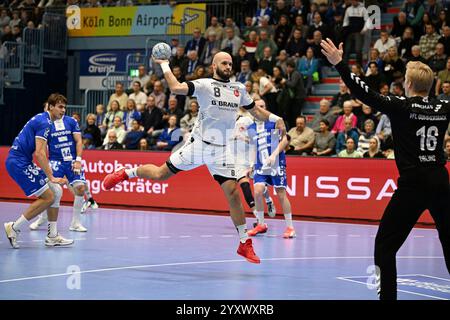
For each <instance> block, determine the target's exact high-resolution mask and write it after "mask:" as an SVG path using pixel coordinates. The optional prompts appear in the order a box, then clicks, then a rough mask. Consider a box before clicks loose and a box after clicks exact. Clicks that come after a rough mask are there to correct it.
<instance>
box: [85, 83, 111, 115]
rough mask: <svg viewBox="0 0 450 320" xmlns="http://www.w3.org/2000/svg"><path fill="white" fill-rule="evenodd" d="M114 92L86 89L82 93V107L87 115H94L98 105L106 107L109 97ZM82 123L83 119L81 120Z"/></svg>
mask: <svg viewBox="0 0 450 320" xmlns="http://www.w3.org/2000/svg"><path fill="white" fill-rule="evenodd" d="M113 92H114V90H106V89H105V90H91V89H87V90H86V91H85V93H84V106H85V107H86V112H87V113H95V108H96V106H97V105H98V104H102V105H104V106H105V110H106V106H107V105H108V101H109V97H110V96H111V94H112V93H113ZM83 121H84V119H83Z"/></svg>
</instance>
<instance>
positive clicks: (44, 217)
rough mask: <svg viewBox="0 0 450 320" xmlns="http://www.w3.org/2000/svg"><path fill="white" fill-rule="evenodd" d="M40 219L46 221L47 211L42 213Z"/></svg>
mask: <svg viewBox="0 0 450 320" xmlns="http://www.w3.org/2000/svg"><path fill="white" fill-rule="evenodd" d="M39 218H40V219H44V220H48V215H47V210H46V211H44V212H42V213H41V214H40V216H39Z"/></svg>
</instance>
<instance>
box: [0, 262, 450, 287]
mask: <svg viewBox="0 0 450 320" xmlns="http://www.w3.org/2000/svg"><path fill="white" fill-rule="evenodd" d="M397 258H400V259H444V257H437V256H428V257H427V256H402V257H397ZM341 259H373V256H360V257H292V258H267V259H261V261H290V260H306V261H308V260H341ZM234 262H245V263H247V261H246V260H244V259H239V260H237V259H233V260H209V261H191V262H174V263H162V264H146V265H136V266H125V267H113V268H104V269H92V270H86V271H79V272H70V273H69V272H66V273H56V274H48V275H41V276H33V277H23V278H14V279H4V280H0V284H1V283H9V282H17V281H25V280H35V279H46V278H56V277H65V276H71V275H74V274H85V273H99V272H107V271H119V270H128V269H146V268H157V267H173V266H187V265H205V264H219V263H234ZM349 281H350V280H349Z"/></svg>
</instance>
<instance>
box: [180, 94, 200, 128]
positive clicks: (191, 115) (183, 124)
mask: <svg viewBox="0 0 450 320" xmlns="http://www.w3.org/2000/svg"><path fill="white" fill-rule="evenodd" d="M198 109H199V107H198V102H197V100H191V102H190V103H189V108H188V111H187V113H186V114H185V115H184V116H183V117H182V118H181V120H180V128H181V130H182V132H183V134H188V133H190V132H191V131H192V128H193V127H194V124H195V122H196V121H197V118H198Z"/></svg>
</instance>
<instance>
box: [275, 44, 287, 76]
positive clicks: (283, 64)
mask: <svg viewBox="0 0 450 320" xmlns="http://www.w3.org/2000/svg"><path fill="white" fill-rule="evenodd" d="M288 58H289V57H288V54H287V52H286V50H281V51H280V54H279V55H278V57H276V60H277V63H276V64H275V65H276V66H277V67H280V69H281V71H282V72H283V74H285V73H286V71H287V62H288Z"/></svg>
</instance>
